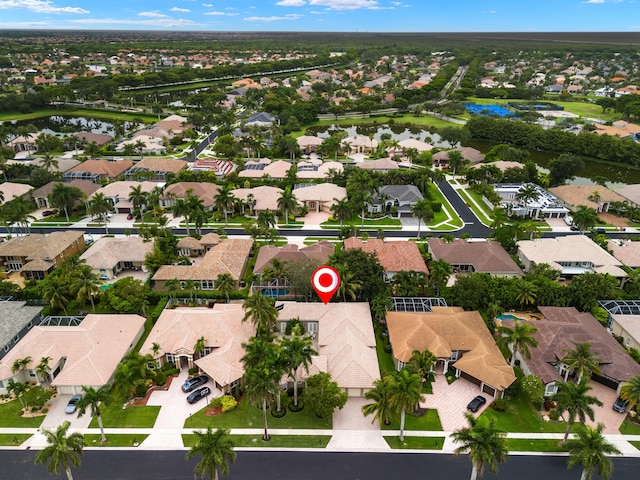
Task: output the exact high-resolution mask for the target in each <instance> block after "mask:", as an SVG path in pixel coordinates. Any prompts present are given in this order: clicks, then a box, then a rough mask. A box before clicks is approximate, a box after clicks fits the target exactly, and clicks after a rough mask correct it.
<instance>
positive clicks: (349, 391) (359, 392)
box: [347, 388, 362, 397]
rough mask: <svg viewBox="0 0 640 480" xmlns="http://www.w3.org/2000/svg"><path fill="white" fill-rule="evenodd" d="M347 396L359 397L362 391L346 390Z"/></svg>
mask: <svg viewBox="0 0 640 480" xmlns="http://www.w3.org/2000/svg"><path fill="white" fill-rule="evenodd" d="M347 395H349V396H350V397H360V396H362V389H360V388H348V389H347Z"/></svg>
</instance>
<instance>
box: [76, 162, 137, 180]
mask: <svg viewBox="0 0 640 480" xmlns="http://www.w3.org/2000/svg"><path fill="white" fill-rule="evenodd" d="M132 165H133V161H132V160H119V161H117V162H110V161H108V160H85V161H84V162H82V163H81V164H80V165H78V166H76V167H73V168H71V169H69V170H68V172H88V173H93V174H97V175H101V176H103V177H107V178H116V177H119V176H120V175H123V174H124V172H126V171H127V170H129V169H130V168H131V166H132Z"/></svg>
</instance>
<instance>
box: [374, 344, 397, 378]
mask: <svg viewBox="0 0 640 480" xmlns="http://www.w3.org/2000/svg"><path fill="white" fill-rule="evenodd" d="M376 355H377V356H378V365H379V366H380V373H385V372H393V371H394V370H395V369H396V368H395V365H394V363H393V355H392V354H390V353H387V352H385V351H384V342H383V341H382V340H381V339H380V336H379V335H377V334H376Z"/></svg>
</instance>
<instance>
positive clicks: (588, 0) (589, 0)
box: [586, 0, 604, 3]
mask: <svg viewBox="0 0 640 480" xmlns="http://www.w3.org/2000/svg"><path fill="white" fill-rule="evenodd" d="M586 3H604V0H587V2H586Z"/></svg>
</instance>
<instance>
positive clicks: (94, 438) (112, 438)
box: [84, 433, 149, 448]
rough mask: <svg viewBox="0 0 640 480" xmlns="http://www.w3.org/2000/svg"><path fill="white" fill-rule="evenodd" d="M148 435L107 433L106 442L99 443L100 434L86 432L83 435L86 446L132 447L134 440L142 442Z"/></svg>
mask: <svg viewBox="0 0 640 480" xmlns="http://www.w3.org/2000/svg"><path fill="white" fill-rule="evenodd" d="M148 436H149V435H135V434H124V433H123V434H120V433H118V434H111V435H107V442H106V443H100V438H102V437H101V436H100V434H97V435H96V434H93V433H91V434H87V435H85V436H84V444H85V446H87V447H132V448H133V444H134V442H138V443H142V442H143V441H144V440H145V439H146V438H147V437H148Z"/></svg>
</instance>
